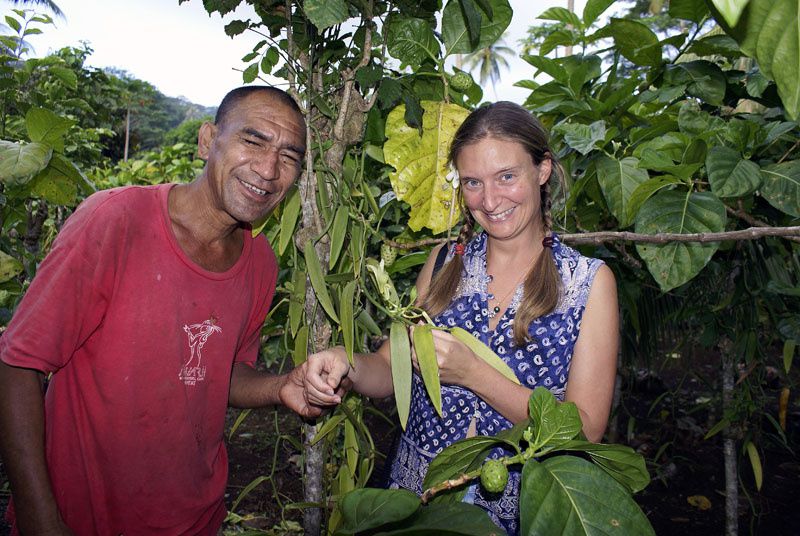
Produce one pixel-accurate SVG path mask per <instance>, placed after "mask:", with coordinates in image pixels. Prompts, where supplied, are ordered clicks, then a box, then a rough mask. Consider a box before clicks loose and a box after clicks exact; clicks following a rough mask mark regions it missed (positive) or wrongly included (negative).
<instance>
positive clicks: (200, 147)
mask: <svg viewBox="0 0 800 536" xmlns="http://www.w3.org/2000/svg"><path fill="white" fill-rule="evenodd" d="M216 133H217V126H216V125H214V124H213V123H210V122H208V121H206V122H205V123H203V124H202V125H201V126H200V130H199V131H198V133H197V156H199V157H200V158H201V159H202V160H208V154H209V153H210V152H211V143H212V142H213V141H214V135H215V134H216Z"/></svg>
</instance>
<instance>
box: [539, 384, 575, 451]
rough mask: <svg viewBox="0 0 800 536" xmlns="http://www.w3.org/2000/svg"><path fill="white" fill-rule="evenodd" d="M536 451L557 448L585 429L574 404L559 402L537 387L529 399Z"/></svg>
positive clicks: (546, 391)
mask: <svg viewBox="0 0 800 536" xmlns="http://www.w3.org/2000/svg"><path fill="white" fill-rule="evenodd" d="M528 412H529V414H530V419H531V428H532V432H533V437H532V438H531V445H532V448H533V449H534V450H538V449H539V448H542V447H545V446H548V447H556V446H559V445H562V444H564V443H566V442H567V441H569V440H571V439H573V438H574V437H575V436H576V435H578V433H580V431H581V428H582V427H583V425H582V423H581V417H580V414H579V413H578V407H577V406H576V405H575V403H574V402H558V401H557V400H556V397H555V396H554V395H553V393H551V392H550V391H548V390H547V389H545V388H544V387H537V388H535V389H534V390H533V393H531V397H530V399H528Z"/></svg>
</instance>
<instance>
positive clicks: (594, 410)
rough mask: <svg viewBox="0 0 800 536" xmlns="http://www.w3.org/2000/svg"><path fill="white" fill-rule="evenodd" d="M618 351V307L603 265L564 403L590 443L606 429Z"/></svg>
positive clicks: (588, 305)
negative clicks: (575, 412) (574, 408)
mask: <svg viewBox="0 0 800 536" xmlns="http://www.w3.org/2000/svg"><path fill="white" fill-rule="evenodd" d="M618 348H619V306H618V304H617V285H616V283H615V281H614V274H613V273H612V272H611V269H610V268H609V267H608V266H605V265H603V266H602V267H601V268H600V269H599V270H598V271H597V274H596V275H595V278H594V282H593V283H592V289H591V291H590V292H589V300H588V301H587V302H586V310H585V311H584V312H583V319H582V320H581V331H580V334H579V335H578V341H577V342H576V343H575V350H574V352H573V354H572V363H571V365H570V370H569V379H568V380H567V394H566V400H569V401H571V402H575V404H576V405H577V406H578V410H579V411H580V415H581V420H582V421H583V433H584V434H585V435H586V437H587V438H588V439H589V441H595V442H597V441H600V440H601V439H602V438H603V433H604V432H605V430H606V426H607V425H608V415H609V412H610V411H611V399H612V397H613V395H614V378H615V376H616V371H617V350H618Z"/></svg>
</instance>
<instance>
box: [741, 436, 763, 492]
mask: <svg viewBox="0 0 800 536" xmlns="http://www.w3.org/2000/svg"><path fill="white" fill-rule="evenodd" d="M745 450H746V451H747V457H748V458H750V467H752V468H753V478H754V479H755V481H756V489H757V490H758V491H761V485H762V484H763V483H764V471H763V469H762V468H761V458H760V457H759V455H758V449H756V446H755V445H754V444H753V442H752V441H748V442H747V445H745Z"/></svg>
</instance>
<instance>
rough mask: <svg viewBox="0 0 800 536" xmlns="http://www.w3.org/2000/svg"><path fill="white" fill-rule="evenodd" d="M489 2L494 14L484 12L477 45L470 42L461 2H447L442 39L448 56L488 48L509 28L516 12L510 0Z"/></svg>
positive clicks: (443, 18)
mask: <svg viewBox="0 0 800 536" xmlns="http://www.w3.org/2000/svg"><path fill="white" fill-rule="evenodd" d="M488 3H489V5H490V6H491V7H492V16H491V18H490V17H489V16H488V15H486V14H484V15H483V16H482V17H481V31H480V38H479V39H478V45H477V46H472V45H471V44H470V40H469V30H468V27H467V21H466V20H465V19H464V13H463V12H462V10H461V8H460V7H459V2H457V1H450V2H448V3H447V5H446V6H445V7H444V11H443V12H442V40H443V41H444V45H445V51H446V52H445V55H446V56H449V55H450V54H469V53H470V52H473V51H475V50H478V49H481V48H486V47H488V46H490V45H492V44H493V43H494V42H495V41H497V40H498V39H500V36H501V35H503V32H505V31H506V28H508V24H509V23H510V22H511V15H513V13H514V12H513V10H512V9H511V6H510V5H509V4H508V0H488Z"/></svg>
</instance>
